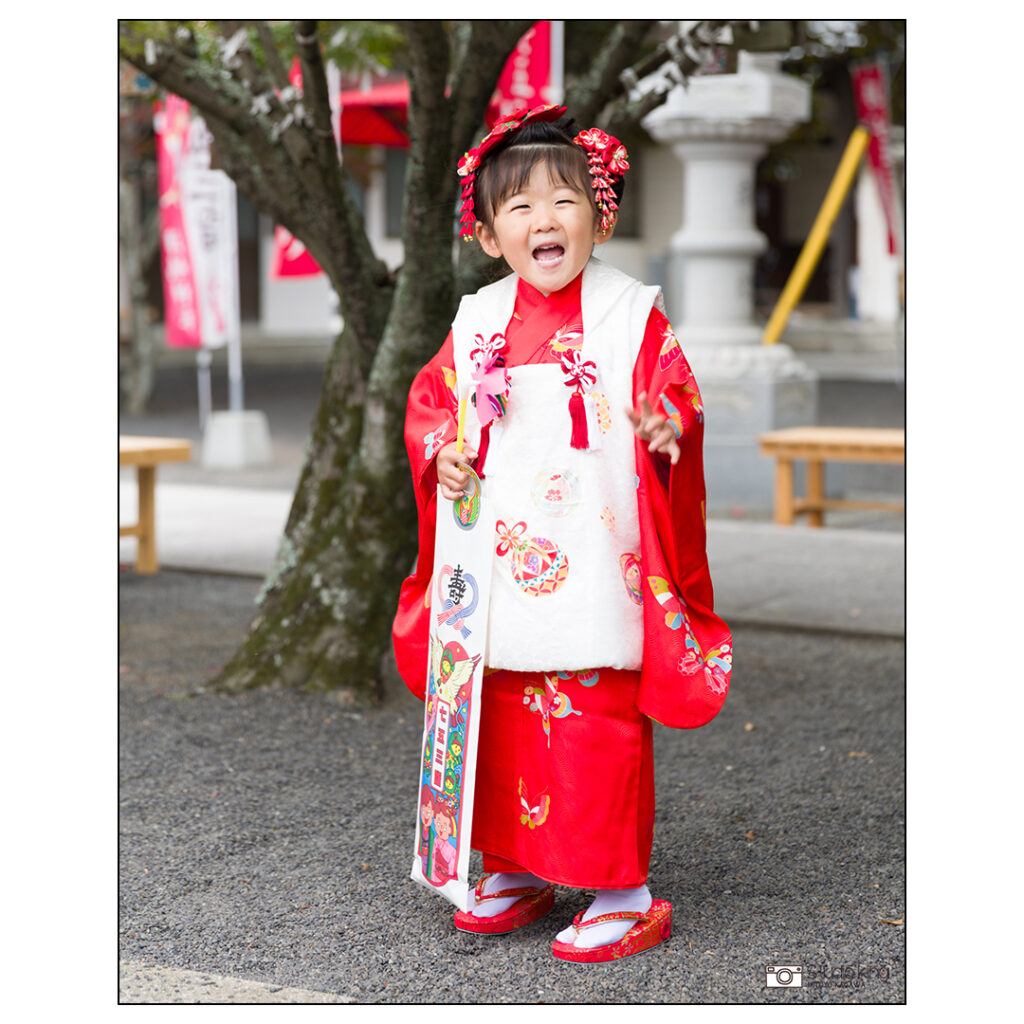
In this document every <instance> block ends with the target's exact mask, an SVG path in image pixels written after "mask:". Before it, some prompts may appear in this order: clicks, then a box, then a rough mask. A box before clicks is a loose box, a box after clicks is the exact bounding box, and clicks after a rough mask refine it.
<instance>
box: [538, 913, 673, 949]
mask: <svg viewBox="0 0 1024 1024" xmlns="http://www.w3.org/2000/svg"><path fill="white" fill-rule="evenodd" d="M630 917H632V918H637V922H636V924H635V925H633V927H632V928H630V930H629V931H628V932H626V934H625V935H623V936H622V938H621V939H619V941H618V942H613V943H612V944H611V945H610V946H594V948H593V949H581V948H580V947H579V946H575V945H573V944H572V943H571V942H554V943H552V945H551V951H552V952H553V953H554V954H555V956H556V957H558V959H559V960H575V961H576V962H577V963H588V964H592V963H600V962H603V961H606V960H621V959H622V958H623V957H624V956H632V955H633V954H634V953H642V952H644V950H646V949H651V948H653V947H654V946H657V945H658V943H659V942H664V941H665V940H666V939H667V938H668V937H669V936H670V935H671V934H672V904H671V903H669V902H668V900H654V901H653V902H652V903H651V909H650V910H648V911H647V913H646V914H641V913H640V912H639V911H636V910H619V911H616V912H615V913H614V914H598V916H597V917H592V918H591V919H590V920H589V921H584V920H583V911H582V910H581V911H580V912H579V913H578V914H577V915H576V917H575V918H573V922H572V926H573V928H574V929H575V930H576V934H577V935H578V934H579V933H580V932H581V931H583V929H584V928H589V927H590V926H591V925H594V924H602V923H603V922H605V921H619V920H623V919H625V918H630Z"/></svg>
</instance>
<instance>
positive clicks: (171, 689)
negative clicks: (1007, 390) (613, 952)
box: [119, 571, 906, 1003]
mask: <svg viewBox="0 0 1024 1024" xmlns="http://www.w3.org/2000/svg"><path fill="white" fill-rule="evenodd" d="M120 582H121V586H120V605H119V623H120V658H119V660H120V675H119V684H120V685H119V693H120V712H119V714H120V792H119V800H120V829H121V840H120V884H119V896H120V936H119V937H120V955H121V958H122V959H123V960H124V961H126V962H128V963H129V964H133V965H138V964H140V963H143V962H144V963H145V964H146V965H154V966H159V967H163V968H174V969H188V970H192V971H198V972H208V973H209V974H210V975H216V976H227V977H229V978H237V979H244V980H245V981H246V982H263V983H267V984H270V985H272V986H274V987H275V988H278V987H280V988H281V989H285V990H291V989H299V990H305V991H314V992H318V993H328V994H333V995H334V997H335V998H336V999H337V1000H338V1001H354V1002H359V1003H372V1002H385V1003H454V1002H483V1003H538V1002H542V1003H778V1002H784V1003H793V1002H796V1003H855V1002H856V1003H902V1002H904V1001H905V980H906V979H905V971H904V966H905V960H904V925H903V923H902V922H903V919H904V915H905V879H904V853H905V830H904V808H905V804H904V754H905V748H904V700H903V692H904V691H903V686H904V684H903V679H904V649H903V643H902V642H901V641H899V640H895V639H881V638H875V637H868V636H856V635H838V634H836V635H828V634H820V633H819V634H805V633H800V632H787V631H779V630H767V629H755V628H750V627H748V628H742V627H740V628H737V629H736V630H735V646H736V650H737V660H736V671H735V673H734V685H733V690H732V692H731V693H730V696H729V699H728V701H726V704H725V708H724V710H723V711H722V712H721V714H720V715H719V716H718V717H717V718H716V719H715V720H714V721H713V722H711V723H710V724H709V725H708V726H706V727H704V728H703V729H699V730H694V731H681V730H669V729H664V728H662V727H659V726H656V727H655V756H656V765H657V767H656V786H657V793H658V801H657V803H658V813H657V819H656V827H655V837H654V852H653V857H652V862H651V871H650V887H651V890H652V892H653V893H654V895H655V896H657V897H660V898H663V899H668V900H671V902H672V904H673V908H674V909H673V924H674V928H673V936H672V939H671V940H670V941H669V942H667V943H665V944H663V945H662V946H660V947H658V948H657V949H655V950H652V951H650V952H648V953H645V954H643V955H641V956H638V957H634V958H631V959H628V960H625V961H621V962H619V963H615V964H606V965H595V966H589V967H588V966H585V965H575V964H567V963H563V962H561V961H557V960H554V959H553V957H552V956H551V953H550V942H551V939H552V937H553V934H554V932H555V931H556V930H557V929H558V928H561V927H562V926H563V925H564V924H565V923H567V922H568V921H569V920H571V918H572V915H573V914H575V913H576V911H578V910H581V909H583V908H584V907H585V906H586V905H587V904H588V902H589V900H588V897H587V895H586V894H585V893H581V892H575V891H571V890H563V889H559V892H558V898H557V903H556V907H555V911H554V912H553V913H552V915H550V916H549V917H548V918H547V919H545V920H542V921H540V922H536V923H535V924H533V925H531V926H530V927H528V928H525V929H523V930H521V931H519V932H516V933H513V934H512V935H509V936H504V937H501V936H497V937H486V936H474V935H469V934H466V933H463V932H459V931H456V930H455V928H454V926H453V925H452V921H451V912H452V908H451V907H450V906H449V905H448V904H447V903H445V902H443V901H442V900H441V899H440V898H438V897H437V896H436V895H433V894H431V893H429V892H427V891H426V890H424V889H422V888H420V887H418V886H417V885H415V884H414V883H413V882H411V881H409V880H408V875H409V870H410V867H411V863H412V844H413V834H414V829H415V801H416V794H415V788H416V787H415V785H414V781H413V777H414V766H415V764H416V761H417V757H418V752H419V741H420V731H421V728H422V719H421V708H422V705H421V704H420V703H419V701H417V700H415V699H414V698H413V697H412V696H411V695H409V694H407V693H405V692H404V691H403V692H402V693H397V694H393V695H392V696H391V698H390V700H389V702H388V704H387V705H386V706H385V707H384V708H381V709H379V710H374V711H371V712H365V711H364V712H358V713H356V712H352V711H351V710H348V709H345V708H343V707H342V706H340V705H339V703H338V702H337V701H336V700H335V699H334V698H333V697H332V696H330V695H307V694H297V693H293V692H288V691H278V692H268V691H260V692H254V693H248V694H244V695H240V696H232V697H228V696H221V695H217V694H212V693H203V692H197V691H199V690H200V688H201V686H202V683H203V682H204V680H205V679H207V678H208V677H209V675H210V674H211V673H212V672H213V671H214V670H215V669H216V667H217V666H218V665H219V664H221V663H222V662H223V660H224V659H225V658H226V657H227V656H228V655H229V654H230V653H231V652H232V651H233V650H234V648H235V646H236V645H237V643H238V641H239V640H240V638H241V635H242V633H243V631H244V629H245V627H246V625H247V624H248V621H249V618H250V616H251V613H252V610H253V599H254V597H255V595H256V593H257V592H258V590H259V585H260V583H259V581H258V580H254V579H249V578H240V577H229V576H214V575H203V574H197V573H184V572H171V571H164V572H161V573H160V574H158V575H157V576H152V577H142V576H137V575H135V574H134V573H133V572H130V571H124V572H122V574H121V581H120ZM478 869H479V861H478V860H476V861H475V863H474V871H478ZM766 965H800V966H801V967H802V968H803V977H804V982H803V986H802V987H801V988H795V987H788V988H780V987H772V988H769V987H766V984H765V979H766V974H765V967H766ZM150 998H151V999H152V1001H161V999H166V1000H167V1001H172V1000H171V997H170V996H167V995H166V993H165V995H164V996H162V997H161V996H160V995H158V994H155V993H154V994H153V995H152V996H151V997H150ZM221 998H223V997H221ZM122 1000H123V1001H129V1000H128V999H127V997H125V995H124V994H122ZM189 1001H201V1000H194V999H191V998H190V1000H189ZM210 1001H217V998H216V997H211V1000H210ZM237 1001H253V1000H252V998H242V997H239V999H238V1000H237ZM268 1001H269V1000H268Z"/></svg>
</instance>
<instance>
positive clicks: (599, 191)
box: [573, 128, 629, 231]
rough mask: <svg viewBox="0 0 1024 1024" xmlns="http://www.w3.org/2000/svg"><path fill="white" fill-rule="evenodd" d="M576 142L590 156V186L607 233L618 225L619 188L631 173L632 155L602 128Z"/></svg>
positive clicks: (603, 229)
mask: <svg viewBox="0 0 1024 1024" xmlns="http://www.w3.org/2000/svg"><path fill="white" fill-rule="evenodd" d="M573 142H575V143H576V145H577V146H579V147H580V148H581V149H582V150H584V151H585V152H586V154H587V163H588V164H589V165H590V185H591V187H592V188H593V190H594V202H595V203H596V204H597V209H598V211H599V212H600V214H601V230H602V231H607V230H608V229H609V228H610V227H611V226H612V224H613V223H614V221H615V211H616V210H618V208H619V204H618V203H617V202H616V200H615V184H616V182H617V181H618V180H619V179H621V178H622V176H623V174H625V173H626V171H628V170H629V154H628V153H627V152H626V147H625V146H624V145H623V144H622V143H621V142H619V140H618V139H617V138H615V136H614V135H608V134H607V133H606V132H603V131H601V129H600V128H588V129H587V130H586V131H582V132H580V133H579V135H577V136H576V138H575V139H573Z"/></svg>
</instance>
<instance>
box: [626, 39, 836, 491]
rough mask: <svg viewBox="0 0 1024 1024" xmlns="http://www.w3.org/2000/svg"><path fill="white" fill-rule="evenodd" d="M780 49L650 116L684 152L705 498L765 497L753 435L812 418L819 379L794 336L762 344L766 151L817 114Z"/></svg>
mask: <svg viewBox="0 0 1024 1024" xmlns="http://www.w3.org/2000/svg"><path fill="white" fill-rule="evenodd" d="M779 59H780V58H779V55H778V54H775V53H757V54H754V53H747V52H743V51H741V52H740V53H739V56H738V66H737V71H736V73H734V74H719V75H705V76H697V77H695V78H692V79H690V82H689V85H688V86H687V87H686V88H684V87H683V86H681V85H680V86H676V88H675V89H673V90H672V92H671V93H670V94H669V97H668V100H667V101H666V102H665V103H664V104H663V105H662V106H660V107H658V108H656V109H655V110H654V111H652V112H651V113H650V114H648V115H647V117H645V118H644V121H643V124H644V127H645V128H646V129H647V130H648V132H650V134H651V135H652V136H653V138H655V139H656V140H657V141H659V142H663V143H666V144H668V145H669V146H671V148H672V151H673V152H674V153H675V155H676V156H677V157H678V158H679V159H680V160H681V161H682V163H683V223H682V225H681V227H680V228H679V230H678V231H676V232H675V234H674V235H673V236H672V238H671V241H670V253H669V256H670V258H669V274H670V275H671V280H670V281H669V282H668V284H669V294H670V295H671V296H673V297H674V301H675V303H676V306H677V308H674V309H672V308H670V309H669V314H670V318H671V319H672V323H673V326H674V327H675V329H676V333H677V334H678V336H679V340H680V343H681V344H682V346H683V351H684V352H685V353H686V356H687V359H688V360H689V362H690V365H691V366H692V368H693V371H694V374H695V375H696V378H697V383H698V385H699V386H700V389H701V393H702V396H703V399H704V408H705V414H706V423H705V456H704V458H705V473H706V477H707V484H708V508H709V510H712V511H714V510H716V506H717V508H718V509H719V510H720V509H721V508H723V507H728V508H731V507H736V506H739V507H741V508H742V507H751V508H754V507H761V508H767V507H769V506H770V505H771V500H772V481H773V473H772V466H771V463H770V462H769V460H767V459H765V458H763V457H762V456H761V455H760V454H759V452H758V446H757V441H756V437H757V434H759V433H761V432H762V431H765V430H771V429H774V428H776V427H783V426H793V425H797V424H803V423H813V422H814V421H815V416H816V405H817V385H816V380H815V376H814V374H813V373H812V372H811V370H810V369H809V368H808V367H807V366H806V365H805V364H804V363H802V362H801V361H800V360H799V359H797V358H796V356H795V355H794V353H793V351H792V350H791V349H790V348H789V347H788V346H786V345H783V344H778V343H777V344H775V345H763V344H762V343H761V334H762V328H761V326H760V325H758V324H757V323H755V321H754V283H753V278H754V266H755V262H756V260H757V257H758V256H759V255H760V254H761V253H762V252H763V251H764V249H765V248H766V246H767V239H766V238H765V237H764V235H762V234H761V232H759V231H758V230H757V227H756V224H755V210H754V194H755V174H756V169H757V164H758V162H759V161H760V160H761V159H762V157H763V156H764V155H765V153H766V152H767V150H768V146H769V145H770V144H771V143H774V142H779V141H781V140H782V139H784V138H786V136H787V135H789V133H790V132H791V131H792V129H793V127H794V126H795V125H797V124H799V123H800V122H802V121H806V120H808V119H809V118H810V113H811V110H810V106H811V95H810V86H809V85H808V84H807V83H806V82H804V81H802V80H801V79H799V78H797V77H795V76H793V75H787V74H784V73H783V72H781V71H780V70H779V66H778V65H779Z"/></svg>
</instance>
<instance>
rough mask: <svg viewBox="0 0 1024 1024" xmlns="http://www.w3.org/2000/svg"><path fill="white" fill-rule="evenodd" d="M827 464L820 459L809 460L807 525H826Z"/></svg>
mask: <svg viewBox="0 0 1024 1024" xmlns="http://www.w3.org/2000/svg"><path fill="white" fill-rule="evenodd" d="M824 503H825V464H824V463H823V462H822V461H821V460H820V459H808V460H807V505H808V514H807V525H808V526H824V525H825V505H824Z"/></svg>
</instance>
